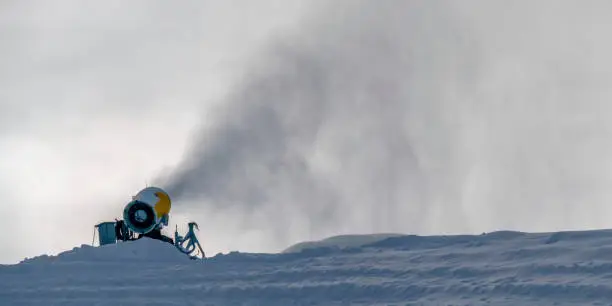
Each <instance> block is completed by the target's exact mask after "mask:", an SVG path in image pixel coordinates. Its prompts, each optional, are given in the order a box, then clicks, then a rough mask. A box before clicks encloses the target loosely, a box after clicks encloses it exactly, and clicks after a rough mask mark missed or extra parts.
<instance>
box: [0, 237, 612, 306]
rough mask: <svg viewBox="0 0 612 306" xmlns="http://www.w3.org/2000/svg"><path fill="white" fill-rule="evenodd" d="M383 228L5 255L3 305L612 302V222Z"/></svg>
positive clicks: (0, 276) (0, 284)
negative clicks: (303, 239) (218, 245)
mask: <svg viewBox="0 0 612 306" xmlns="http://www.w3.org/2000/svg"><path fill="white" fill-rule="evenodd" d="M374 238H376V236H367V237H366V236H341V237H340V238H338V237H336V239H335V240H336V241H340V242H341V243H340V245H331V244H330V240H324V241H322V242H320V243H316V242H311V243H308V246H310V248H309V247H305V248H304V247H303V246H304V245H303V244H302V247H300V249H299V250H297V248H294V250H293V251H291V252H286V253H281V254H249V253H238V252H234V253H229V254H218V255H216V256H214V257H211V258H208V259H206V260H200V261H194V260H189V259H187V258H186V257H185V256H184V255H183V254H181V253H179V252H178V251H176V250H175V249H174V247H173V246H172V245H170V244H167V243H164V242H160V241H155V240H150V239H141V240H138V241H134V242H128V243H120V244H117V245H110V246H103V247H91V246H85V245H84V246H81V247H79V248H75V249H73V250H70V251H67V252H64V253H62V254H59V255H57V256H40V257H36V258H31V259H27V260H24V261H23V262H21V263H19V264H16V265H7V266H0V305H513V306H514V305H609V304H612V231H610V230H599V231H582V232H558V233H537V234H534V233H521V232H509V231H504V232H494V233H489V234H483V235H473V236H472V235H463V236H427V237H423V236H391V237H385V236H384V235H383V236H379V237H378V238H380V239H374ZM333 240H334V239H331V241H333ZM372 240H373V241H372Z"/></svg>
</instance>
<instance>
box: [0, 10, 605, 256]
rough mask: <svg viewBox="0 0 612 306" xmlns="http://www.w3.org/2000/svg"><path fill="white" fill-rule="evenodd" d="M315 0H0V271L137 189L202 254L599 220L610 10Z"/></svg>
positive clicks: (109, 215)
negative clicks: (164, 199) (340, 238)
mask: <svg viewBox="0 0 612 306" xmlns="http://www.w3.org/2000/svg"><path fill="white" fill-rule="evenodd" d="M323 3H324V1H321V2H313V1H295V0H294V1H286V0H278V1H272V0H267V1H257V2H254V1H246V0H245V1H181V2H180V3H178V4H177V3H176V2H173V3H172V4H170V3H167V2H163V1H131V2H129V3H127V4H126V2H121V1H106V2H104V3H100V4H97V5H92V4H88V3H87V2H83V1H54V2H53V3H50V2H49V1H5V2H2V3H1V4H0V44H1V48H0V192H1V193H2V195H3V201H2V202H0V208H1V210H0V211H2V212H3V215H2V217H3V221H4V222H3V223H2V224H0V242H1V243H3V248H2V251H0V263H9V262H16V261H18V260H21V259H23V258H24V257H26V256H36V255H39V254H42V253H50V254H54V253H57V252H60V251H62V250H66V249H71V248H72V247H74V246H79V245H80V244H89V243H91V238H92V234H93V225H94V224H96V223H98V222H101V221H107V220H113V219H114V218H116V217H120V215H121V212H122V209H123V206H124V205H125V204H126V203H127V201H129V199H130V196H132V195H133V194H135V193H136V192H137V191H138V190H139V189H140V188H142V187H143V186H144V185H145V184H147V183H149V184H150V183H155V184H159V185H161V186H160V187H163V188H168V190H169V191H170V192H171V194H170V195H171V196H172V197H173V199H174V206H173V213H174V214H173V216H172V220H171V221H172V222H171V225H174V224H176V223H178V224H179V226H181V225H183V223H184V222H187V221H189V220H194V221H198V222H199V223H200V228H201V230H202V231H201V232H200V233H199V235H200V237H201V240H202V242H203V244H204V247H205V248H206V249H207V250H208V251H209V254H214V253H216V252H227V251H231V250H240V251H265V252H273V251H278V250H281V249H282V248H284V247H286V246H288V245H290V244H292V243H295V242H299V241H302V240H308V239H320V238H324V237H327V236H331V235H336V234H346V233H372V232H403V233H416V234H436V233H438V234H440V233H443V234H447V233H479V232H482V231H492V230H497V229H514V230H523V231H549V230H550V231H552V230H560V229H584V228H599V227H610V226H611V225H612V224H611V223H612V221H610V220H611V219H610V218H609V216H610V214H611V213H612V208H610V203H611V201H612V189H611V188H610V186H611V184H612V177H611V175H610V174H611V173H612V172H611V171H612V140H611V136H612V123H611V122H612V121H611V120H610V116H611V115H610V114H612V113H611V111H612V104H610V98H612V92H611V90H612V86H611V85H612V84H610V81H612V65H611V64H612V61H611V60H610V54H612V52H611V51H612V43H611V42H610V40H609V39H608V36H609V34H608V33H610V31H611V30H612V19H611V18H609V16H608V15H609V14H607V12H609V9H610V8H611V6H612V5H610V4H608V2H606V1H582V2H580V3H578V2H575V1H549V2H545V1H540V2H537V3H534V2H523V3H519V2H513V3H508V2H507V1H497V2H496V1H463V2H461V3H459V2H456V1H447V2H446V1H436V2H431V1H384V2H382V1H334V2H327V3H326V4H327V6H324V5H323ZM183 229H184V228H183ZM168 233H169V234H173V231H169V232H168Z"/></svg>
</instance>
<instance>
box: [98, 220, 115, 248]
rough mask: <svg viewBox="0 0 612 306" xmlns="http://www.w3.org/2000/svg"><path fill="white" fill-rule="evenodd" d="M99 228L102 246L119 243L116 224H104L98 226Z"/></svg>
mask: <svg viewBox="0 0 612 306" xmlns="http://www.w3.org/2000/svg"><path fill="white" fill-rule="evenodd" d="M96 227H97V228H98V237H99V242H100V245H107V244H114V243H117V236H116V235H115V222H102V223H100V224H98V225H96Z"/></svg>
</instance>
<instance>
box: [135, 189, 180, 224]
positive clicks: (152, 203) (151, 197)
mask: <svg viewBox="0 0 612 306" xmlns="http://www.w3.org/2000/svg"><path fill="white" fill-rule="evenodd" d="M171 206H172V204H171V201H170V196H169V195H168V193H166V192H165V191H164V190H163V189H161V188H158V187H147V188H145V189H143V190H141V191H140V192H138V194H136V195H135V196H133V197H132V201H131V202H129V203H128V204H127V205H126V206H125V208H124V209H123V220H124V222H125V225H126V226H127V227H128V228H129V229H130V230H131V231H133V232H135V233H138V234H147V233H150V232H151V231H153V230H155V229H161V228H163V227H164V226H167V225H168V219H169V215H170V208H171Z"/></svg>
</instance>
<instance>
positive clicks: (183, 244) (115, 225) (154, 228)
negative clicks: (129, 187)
mask: <svg viewBox="0 0 612 306" xmlns="http://www.w3.org/2000/svg"><path fill="white" fill-rule="evenodd" d="M171 207H172V202H171V200H170V196H169V195H168V193H167V192H165V191H164V190H163V189H161V188H159V187H146V188H144V189H142V190H141V191H140V192H138V193H137V194H136V195H135V196H133V197H132V201H130V202H129V203H128V204H127V205H125V208H124V209H123V220H118V219H115V221H114V222H102V223H100V224H97V225H95V226H94V240H95V238H96V232H97V233H98V235H99V239H98V240H99V245H100V246H103V245H107V244H115V243H121V242H127V241H134V240H138V239H141V238H144V237H147V238H151V239H157V240H161V241H164V242H168V243H170V244H172V245H174V246H175V247H176V248H177V250H178V251H179V252H181V253H183V254H186V255H188V256H189V257H190V258H191V259H205V258H206V254H204V250H203V249H202V246H201V245H200V242H199V241H198V237H197V236H196V234H195V230H197V229H198V225H197V223H195V222H189V224H188V226H189V230H188V232H187V234H186V235H185V236H182V235H180V234H179V232H178V226H177V228H176V231H175V233H174V239H172V238H171V237H168V236H166V235H164V234H162V229H163V228H164V227H165V226H168V221H169V219H170V208H171ZM96 229H97V231H96ZM91 244H92V246H93V244H94V241H92V242H91Z"/></svg>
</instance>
